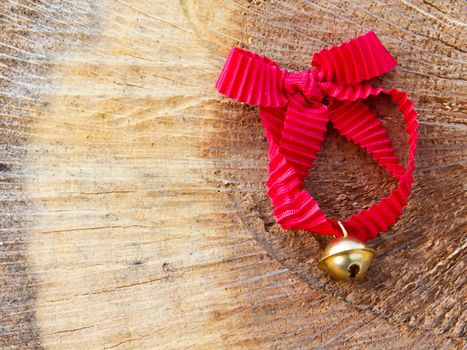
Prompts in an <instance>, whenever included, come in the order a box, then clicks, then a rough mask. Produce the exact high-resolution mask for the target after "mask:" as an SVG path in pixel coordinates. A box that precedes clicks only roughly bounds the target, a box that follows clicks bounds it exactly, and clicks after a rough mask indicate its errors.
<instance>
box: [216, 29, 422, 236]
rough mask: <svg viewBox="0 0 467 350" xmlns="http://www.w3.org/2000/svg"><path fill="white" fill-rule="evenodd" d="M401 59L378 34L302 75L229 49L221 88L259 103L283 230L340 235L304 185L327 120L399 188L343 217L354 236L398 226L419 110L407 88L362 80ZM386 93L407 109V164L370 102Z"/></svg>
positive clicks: (318, 58) (326, 53) (319, 60)
mask: <svg viewBox="0 0 467 350" xmlns="http://www.w3.org/2000/svg"><path fill="white" fill-rule="evenodd" d="M396 64H397V62H396V60H395V59H394V58H393V57H392V56H391V54H390V53H389V52H388V51H387V50H386V48H385V47H384V46H383V45H382V43H381V42H380V41H379V39H378V38H377V36H376V34H375V33H374V32H369V33H367V34H365V35H362V36H360V37H357V38H355V39H353V40H351V41H349V42H347V43H344V44H342V45H340V46H335V47H333V48H331V49H324V50H322V51H320V52H318V53H317V54H315V55H314V56H313V59H312V61H311V65H312V66H313V67H315V69H314V70H306V71H303V72H287V71H285V70H283V69H281V68H279V66H278V65H277V64H276V63H275V62H273V61H271V60H269V59H268V58H266V57H263V56H260V55H257V54H254V53H252V52H249V51H246V50H243V49H240V48H233V49H232V50H231V51H230V54H229V56H228V58H227V61H226V63H225V65H224V68H223V69H222V72H221V74H220V76H219V79H218V81H217V83H216V88H217V89H218V91H219V92H221V93H222V94H224V95H226V96H227V97H230V98H233V99H235V100H237V101H240V102H244V103H248V104H251V105H255V106H260V107H261V108H260V115H261V119H262V123H263V125H264V127H265V129H266V136H267V139H268V144H269V179H268V181H267V183H266V185H267V187H268V189H269V190H268V194H269V196H270V198H271V200H272V203H273V205H274V215H275V216H276V218H277V222H278V223H279V224H281V225H282V227H284V228H286V229H295V230H307V231H313V232H315V233H319V234H331V235H335V236H341V235H342V232H341V230H340V228H339V226H338V225H337V222H336V221H335V220H333V219H331V218H327V217H326V215H325V214H324V213H323V212H322V211H321V209H320V208H319V206H318V203H317V202H316V200H315V199H314V198H313V197H312V196H311V195H310V194H309V193H308V192H307V191H305V190H304V189H303V185H304V179H305V178H306V176H307V175H308V171H309V169H310V167H311V165H312V163H313V160H314V159H315V158H316V153H317V151H318V150H319V149H320V145H321V143H322V141H323V137H324V133H325V131H326V125H327V123H328V121H331V122H332V124H333V126H334V127H335V128H336V129H337V130H338V131H339V132H340V133H341V134H342V135H343V136H344V137H345V138H346V139H347V140H349V141H353V142H354V143H355V144H357V145H359V146H360V147H362V148H364V149H365V150H366V151H367V152H368V153H369V154H370V155H371V156H372V157H373V159H375V160H376V161H378V162H379V164H380V165H381V166H383V167H384V168H385V169H386V170H387V171H388V172H389V173H390V174H391V175H392V176H394V177H395V178H397V179H398V187H397V189H395V190H394V191H392V192H391V193H390V194H389V196H388V197H386V198H384V199H382V200H381V201H380V202H379V203H376V204H374V205H372V206H371V207H370V208H368V209H365V210H361V211H360V212H359V213H358V214H356V215H352V216H351V217H350V218H349V219H348V220H347V221H345V222H343V225H344V227H345V228H346V230H347V232H348V234H349V235H350V236H354V237H356V238H359V239H361V240H363V241H366V240H367V239H369V238H372V237H375V236H376V235H377V234H378V233H379V232H384V231H386V230H387V229H388V227H389V226H392V225H393V224H395V223H396V221H397V219H398V218H399V216H400V215H401V214H402V208H403V207H404V206H405V205H406V204H407V198H408V196H409V195H410V191H411V189H410V187H411V184H412V182H413V177H412V172H413V169H414V157H415V151H416V140H417V138H418V133H417V127H418V123H417V121H416V117H417V113H416V112H415V110H414V109H413V102H412V101H410V100H409V99H408V98H407V94H406V93H405V92H400V91H398V90H396V89H394V88H393V89H391V90H383V89H382V88H381V87H373V86H371V85H370V84H368V83H365V82H364V81H365V80H368V79H370V78H373V77H376V76H379V75H381V74H383V73H386V72H387V71H389V70H390V69H392V68H393V67H394V66H395V65H396ZM380 93H384V94H387V95H389V96H390V97H391V99H392V100H393V101H394V102H395V103H396V104H397V105H398V109H399V111H400V112H402V114H403V120H404V123H405V124H406V132H407V133H408V135H409V160H408V164H407V167H406V168H404V166H403V164H401V163H400V161H399V159H398V157H397V156H396V155H395V151H394V149H393V147H392V146H391V140H390V139H389V137H388V135H387V132H386V130H385V129H384V127H383V126H382V124H381V122H380V121H379V120H378V119H377V117H376V116H375V115H374V114H373V113H372V112H371V111H370V109H369V107H368V106H367V105H366V104H365V102H364V100H365V99H366V98H367V97H368V96H370V95H379V94H380Z"/></svg>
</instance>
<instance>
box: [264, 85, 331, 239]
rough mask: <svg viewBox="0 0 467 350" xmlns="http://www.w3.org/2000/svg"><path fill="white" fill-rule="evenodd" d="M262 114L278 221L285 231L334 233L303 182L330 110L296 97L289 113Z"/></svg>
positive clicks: (269, 184) (269, 183)
mask: <svg viewBox="0 0 467 350" xmlns="http://www.w3.org/2000/svg"><path fill="white" fill-rule="evenodd" d="M260 113H261V117H262V119H263V124H264V125H265V127H266V135H267V137H268V141H269V160H270V161H269V179H268V181H267V182H266V186H267V187H268V195H269V196H270V198H271V200H272V203H273V205H274V215H275V217H276V218H277V222H278V223H279V224H280V225H281V226H282V227H283V228H285V229H294V230H308V231H313V232H316V233H321V234H335V233H336V232H335V228H334V227H333V226H332V224H331V223H330V222H329V221H328V220H327V218H326V215H325V214H324V213H323V212H322V211H321V209H320V208H319V205H318V203H317V202H316V200H315V199H314V198H313V197H311V196H310V195H309V193H308V192H307V191H306V190H304V189H303V185H304V180H303V179H304V178H306V177H307V175H308V170H309V169H310V167H311V166H312V163H313V160H314V159H315V158H316V154H317V152H318V150H319V148H320V145H321V143H322V141H323V138H324V133H325V132H326V125H327V122H328V115H327V108H326V107H325V106H323V105H320V104H317V103H316V104H314V105H311V106H310V105H307V104H306V103H305V101H304V99H303V97H302V96H301V95H300V94H297V95H295V96H294V97H293V98H292V99H291V101H290V102H289V104H288V106H287V110H281V111H280V112H278V110H277V109H270V108H261V111H260ZM279 124H282V125H281V126H280V125H279Z"/></svg>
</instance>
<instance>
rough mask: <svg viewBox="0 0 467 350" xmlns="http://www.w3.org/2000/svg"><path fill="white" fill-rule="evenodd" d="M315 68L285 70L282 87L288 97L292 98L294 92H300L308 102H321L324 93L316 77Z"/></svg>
mask: <svg viewBox="0 0 467 350" xmlns="http://www.w3.org/2000/svg"><path fill="white" fill-rule="evenodd" d="M317 73H318V71H317V70H306V71H303V72H286V74H285V78H284V89H285V91H286V94H287V95H288V96H289V97H292V98H293V95H295V94H296V93H301V94H303V96H304V97H305V98H306V99H307V101H308V102H312V101H314V102H319V103H322V102H323V98H324V93H323V91H322V90H321V87H320V84H319V83H320V81H319V80H318V79H317V75H318V74H317Z"/></svg>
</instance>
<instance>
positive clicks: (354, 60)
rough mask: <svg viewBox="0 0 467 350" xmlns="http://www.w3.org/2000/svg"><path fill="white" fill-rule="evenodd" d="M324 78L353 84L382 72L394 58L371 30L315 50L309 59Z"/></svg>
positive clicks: (393, 63) (384, 71) (392, 62)
mask: <svg viewBox="0 0 467 350" xmlns="http://www.w3.org/2000/svg"><path fill="white" fill-rule="evenodd" d="M311 64H312V66H313V67H316V68H317V69H318V71H319V74H320V75H321V76H322V78H324V80H326V81H330V82H334V83H336V84H355V83H359V82H362V81H363V80H368V79H371V78H373V77H376V76H379V75H381V74H384V73H386V72H388V71H389V70H391V69H392V68H394V67H395V66H396V64H397V62H396V60H395V59H394V58H393V57H392V56H391V54H390V53H389V52H388V50H387V49H386V48H385V47H384V46H383V44H382V43H381V41H380V40H379V39H378V37H377V36H376V34H375V33H374V32H368V33H366V34H365V35H362V36H359V37H357V38H355V39H352V40H350V41H348V42H346V43H344V44H342V45H340V46H334V47H332V48H331V49H324V50H321V51H320V52H318V53H316V54H315V55H314V56H313V59H312V61H311Z"/></svg>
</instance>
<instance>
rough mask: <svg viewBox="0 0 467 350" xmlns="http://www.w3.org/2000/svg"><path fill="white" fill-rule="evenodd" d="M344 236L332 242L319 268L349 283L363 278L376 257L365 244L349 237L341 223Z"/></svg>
mask: <svg viewBox="0 0 467 350" xmlns="http://www.w3.org/2000/svg"><path fill="white" fill-rule="evenodd" d="M338 224H339V225H340V227H341V229H342V232H343V234H344V235H343V236H342V237H338V238H334V239H333V240H331V241H330V242H329V243H328V245H327V246H326V248H325V249H324V252H323V256H322V258H321V260H320V261H319V263H318V267H319V268H320V269H321V270H323V271H325V272H327V273H328V274H329V275H330V276H331V277H333V278H334V279H337V280H342V281H348V280H355V279H358V278H360V277H362V276H363V275H364V274H365V272H366V271H367V270H368V268H369V267H370V263H371V261H372V260H373V258H374V256H375V255H376V251H375V250H374V249H371V248H369V247H368V246H367V245H366V244H365V243H364V242H362V241H360V240H358V239H356V238H353V237H349V236H348V235H347V231H346V230H345V228H344V226H343V225H342V223H341V222H340V221H338Z"/></svg>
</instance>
